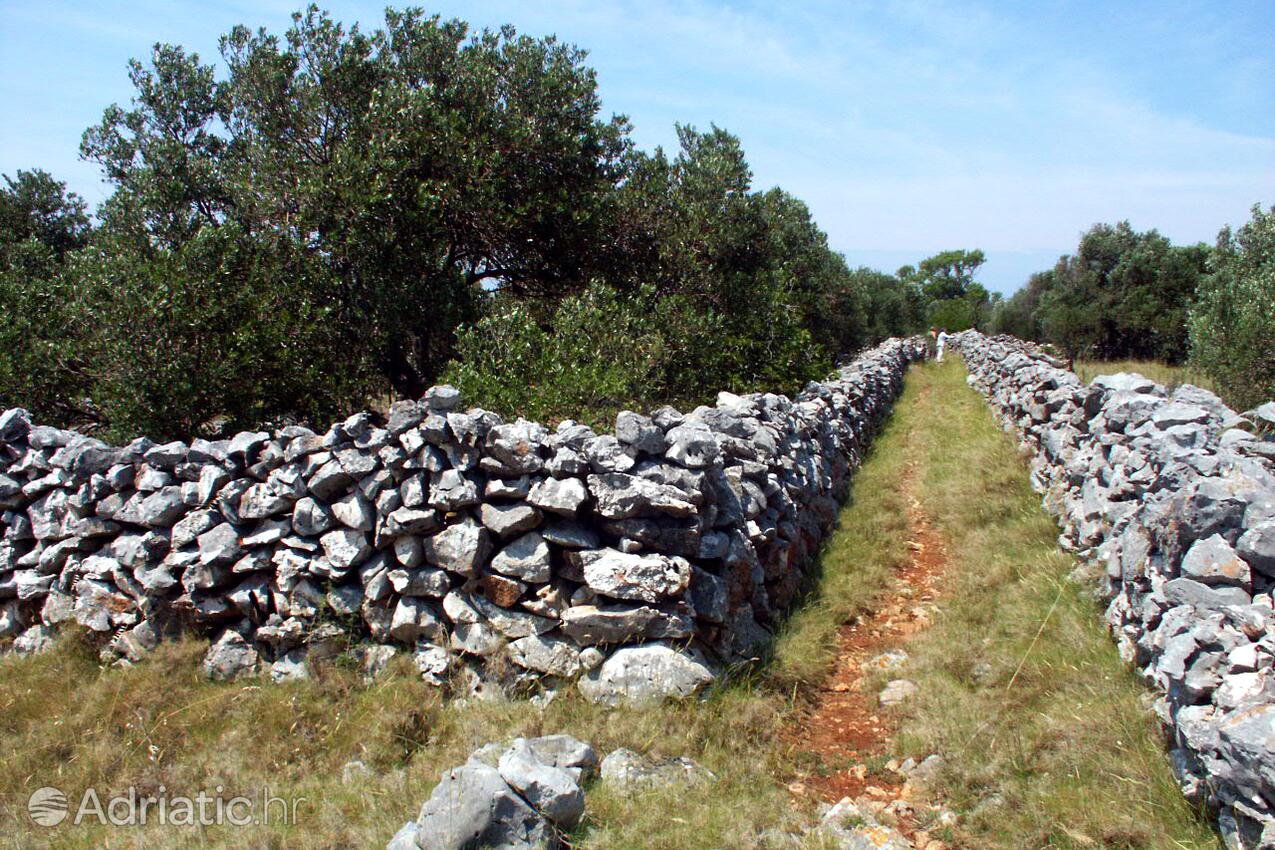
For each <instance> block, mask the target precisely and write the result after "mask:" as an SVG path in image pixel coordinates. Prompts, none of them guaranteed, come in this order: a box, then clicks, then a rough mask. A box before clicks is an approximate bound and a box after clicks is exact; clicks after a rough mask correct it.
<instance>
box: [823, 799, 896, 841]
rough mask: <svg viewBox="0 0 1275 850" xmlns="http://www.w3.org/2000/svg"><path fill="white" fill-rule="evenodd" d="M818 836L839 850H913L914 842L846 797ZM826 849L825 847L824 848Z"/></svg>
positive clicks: (830, 813) (827, 817)
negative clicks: (880, 821)
mask: <svg viewBox="0 0 1275 850" xmlns="http://www.w3.org/2000/svg"><path fill="white" fill-rule="evenodd" d="M816 832H817V834H818V835H819V836H820V837H821V838H823V839H826V840H827V841H830V842H832V843H833V845H834V846H835V847H836V848H837V850H912V847H913V845H912V842H911V841H909V840H908V839H907V837H906V836H904V835H903V834H902V833H900V832H899V831H898V830H896V829H894V828H893V827H889V826H884V825H882V824H881V823H879V822H878V821H877V819H876V818H875V817H873V815H872V813H871V811H869V810H868V809H867V808H866V807H863V806H858V805H856V804H855V803H854V801H852V800H851V799H850V798H849V797H846V798H844V799H842V800H841V802H839V803H837V805H835V806H833V807H832V808H831V809H829V810H828V813H827V814H825V815H824V817H823V820H822V821H820V823H819V827H818V829H817V830H816ZM820 846H822V845H820Z"/></svg>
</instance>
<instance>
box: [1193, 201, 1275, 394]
mask: <svg viewBox="0 0 1275 850" xmlns="http://www.w3.org/2000/svg"><path fill="white" fill-rule="evenodd" d="M1190 334H1191V360H1192V363H1193V365H1196V366H1198V367H1200V368H1201V369H1203V370H1204V371H1205V372H1206V373H1207V374H1208V375H1210V376H1211V377H1212V378H1213V379H1214V380H1215V381H1216V382H1217V384H1218V386H1219V387H1220V389H1221V392H1222V394H1223V395H1224V396H1226V398H1227V399H1228V401H1230V402H1231V403H1232V404H1234V405H1236V406H1238V407H1240V408H1241V409H1243V408H1247V407H1252V406H1256V405H1258V404H1261V403H1262V402H1264V401H1266V400H1268V399H1271V398H1275V207H1271V208H1270V209H1269V210H1267V211H1265V212H1264V211H1263V210H1262V208H1261V206H1260V205H1254V206H1253V218H1252V220H1250V221H1249V222H1248V223H1247V224H1245V225H1244V226H1243V227H1241V228H1240V229H1239V230H1238V231H1236V232H1234V233H1232V232H1231V230H1230V228H1224V229H1223V230H1222V232H1221V233H1220V234H1219V235H1218V240H1217V250H1216V251H1215V252H1214V254H1213V256H1212V257H1211V258H1210V261H1209V274H1208V275H1207V276H1206V277H1205V278H1204V279H1203V280H1202V281H1201V282H1200V289H1199V294H1198V297H1197V300H1196V303H1195V306H1194V307H1193V308H1192V310H1191V317H1190Z"/></svg>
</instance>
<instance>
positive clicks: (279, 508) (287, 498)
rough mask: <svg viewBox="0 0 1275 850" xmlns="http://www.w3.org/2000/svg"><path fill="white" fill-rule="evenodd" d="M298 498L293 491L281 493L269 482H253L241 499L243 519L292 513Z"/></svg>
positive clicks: (241, 515)
mask: <svg viewBox="0 0 1275 850" xmlns="http://www.w3.org/2000/svg"><path fill="white" fill-rule="evenodd" d="M295 501H296V498H295V497H294V496H293V495H292V494H291V493H281V492H278V491H277V490H276V488H275V487H274V486H273V485H271V484H268V483H263V484H253V485H252V486H251V487H249V488H248V489H247V490H246V491H244V494H243V496H241V497H240V499H239V517H240V518H241V519H264V518H265V517H270V516H278V515H279V514H286V513H290V512H291V511H292V509H293V507H292V506H293V504H294V503H295Z"/></svg>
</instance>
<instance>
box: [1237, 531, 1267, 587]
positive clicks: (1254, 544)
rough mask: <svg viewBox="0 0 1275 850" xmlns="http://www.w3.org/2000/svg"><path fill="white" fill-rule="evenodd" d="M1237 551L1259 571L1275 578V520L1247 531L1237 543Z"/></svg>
mask: <svg viewBox="0 0 1275 850" xmlns="http://www.w3.org/2000/svg"><path fill="white" fill-rule="evenodd" d="M1235 551H1236V553H1237V554H1238V555H1239V556H1240V557H1241V558H1243V559H1244V560H1245V561H1247V562H1248V564H1249V565H1250V566H1251V567H1252V568H1253V569H1255V570H1257V571H1258V572H1259V573H1262V574H1263V575H1265V576H1268V577H1272V578H1275V520H1266V521H1264V522H1261V523H1258V524H1256V525H1254V526H1253V527H1252V528H1250V529H1248V530H1247V531H1245V532H1244V533H1243V534H1242V535H1241V536H1240V539H1239V540H1237V541H1236V543H1235Z"/></svg>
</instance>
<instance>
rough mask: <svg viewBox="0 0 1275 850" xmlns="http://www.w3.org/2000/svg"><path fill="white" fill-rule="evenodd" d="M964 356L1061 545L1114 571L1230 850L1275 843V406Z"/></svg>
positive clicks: (1049, 363)
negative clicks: (1240, 411)
mask: <svg viewBox="0 0 1275 850" xmlns="http://www.w3.org/2000/svg"><path fill="white" fill-rule="evenodd" d="M954 342H955V347H956V348H957V350H959V351H960V352H961V353H962V354H963V356H964V358H965V361H966V363H967V364H968V367H969V370H970V378H969V382H970V384H971V385H972V386H973V387H975V388H976V389H977V390H979V391H980V392H982V393H983V394H984V395H985V396H986V397H987V399H988V401H989V403H990V404H991V406H992V408H993V410H994V411H995V413H996V414H997V416H998V417H999V419H1000V421H1001V422H1002V424H1003V425H1004V426H1005V428H1006V429H1007V430H1013V431H1014V432H1015V433H1017V435H1018V436H1019V437H1020V439H1021V441H1022V444H1023V446H1024V447H1025V448H1026V449H1027V450H1028V451H1030V453H1031V455H1032V460H1031V464H1032V481H1033V484H1034V486H1035V487H1036V488H1037V489H1038V490H1039V491H1041V492H1042V493H1044V494H1045V499H1044V502H1045V506H1046V508H1047V509H1048V510H1049V511H1050V512H1051V513H1053V514H1054V516H1056V517H1057V519H1058V521H1059V524H1060V525H1061V527H1062V534H1061V536H1060V538H1059V539H1060V542H1061V543H1062V545H1063V546H1064V547H1065V548H1069V549H1072V550H1074V551H1076V552H1077V553H1079V554H1080V555H1082V556H1083V557H1085V558H1087V559H1088V560H1089V562H1090V563H1091V564H1092V565H1094V566H1095V567H1096V569H1095V570H1094V572H1096V573H1098V581H1099V584H1100V589H1101V592H1102V594H1103V596H1104V597H1105V598H1106V599H1107V600H1108V602H1109V604H1108V607H1107V609H1106V619H1107V623H1108V625H1109V627H1110V629H1111V632H1112V634H1113V635H1114V637H1115V639H1116V641H1117V642H1118V644H1119V647H1120V651H1121V654H1122V655H1123V657H1124V658H1125V659H1126V660H1127V661H1128V662H1129V663H1130V664H1132V665H1133V666H1134V667H1136V669H1137V670H1139V671H1140V672H1141V674H1142V676H1143V677H1144V678H1145V679H1146V680H1147V681H1148V682H1149V683H1150V684H1152V685H1153V686H1154V687H1155V689H1156V690H1157V691H1158V692H1159V694H1160V697H1159V698H1158V700H1157V702H1156V711H1157V713H1158V715H1159V716H1160V718H1161V719H1162V720H1163V722H1164V724H1165V727H1166V729H1167V731H1168V734H1169V737H1170V739H1171V746H1172V751H1171V758H1172V763H1173V767H1174V769H1175V771H1176V773H1177V775H1178V777H1179V779H1180V781H1181V784H1182V788H1183V791H1184V792H1185V793H1186V794H1187V795H1188V796H1189V797H1190V798H1192V799H1193V800H1199V801H1201V802H1203V803H1205V804H1207V805H1210V806H1214V807H1217V808H1218V810H1219V823H1220V826H1221V828H1222V831H1223V834H1224V836H1226V838H1227V841H1228V846H1231V847H1244V848H1250V847H1259V846H1260V847H1272V846H1275V820H1273V818H1272V814H1273V813H1275V672H1273V671H1272V657H1273V656H1275V611H1273V610H1272V609H1273V607H1275V606H1273V605H1272V597H1271V591H1272V586H1275V469H1273V461H1275V441H1273V440H1272V438H1271V431H1272V428H1275V404H1267V405H1263V406H1262V407H1260V408H1258V409H1257V410H1255V411H1250V412H1249V413H1247V414H1244V415H1242V416H1241V415H1237V414H1236V413H1235V412H1234V411H1232V410H1231V409H1229V408H1228V407H1227V406H1226V405H1225V404H1223V403H1222V402H1221V400H1219V399H1218V398H1217V396H1215V395H1213V394H1212V393H1210V392H1207V391H1205V390H1202V389H1200V388H1198V387H1194V386H1189V385H1186V386H1182V387H1179V388H1177V389H1176V390H1174V391H1173V392H1171V393H1170V392H1168V391H1166V389H1165V388H1164V387H1162V386H1159V385H1157V384H1155V383H1153V382H1152V381H1149V380H1147V379H1145V378H1143V377H1141V376H1138V375H1129V374H1123V375H1112V376H1105V377H1099V378H1095V379H1094V381H1093V382H1092V383H1091V384H1090V385H1089V386H1085V385H1083V384H1082V383H1081V381H1080V380H1079V378H1077V377H1076V375H1075V374H1073V373H1072V372H1070V371H1068V370H1066V369H1064V368H1061V367H1062V364H1061V363H1060V362H1059V361H1057V360H1055V359H1053V358H1051V357H1049V356H1048V355H1047V354H1045V353H1044V352H1042V351H1041V350H1040V349H1039V348H1037V347H1036V346H1033V345H1030V344H1027V343H1023V342H1020V341H1019V340H1016V339H1013V338H1010V337H996V338H988V337H986V336H983V335H982V334H979V333H977V332H966V333H963V334H958V335H957V336H956V337H955V340H954ZM1263 433H1265V436H1263Z"/></svg>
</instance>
